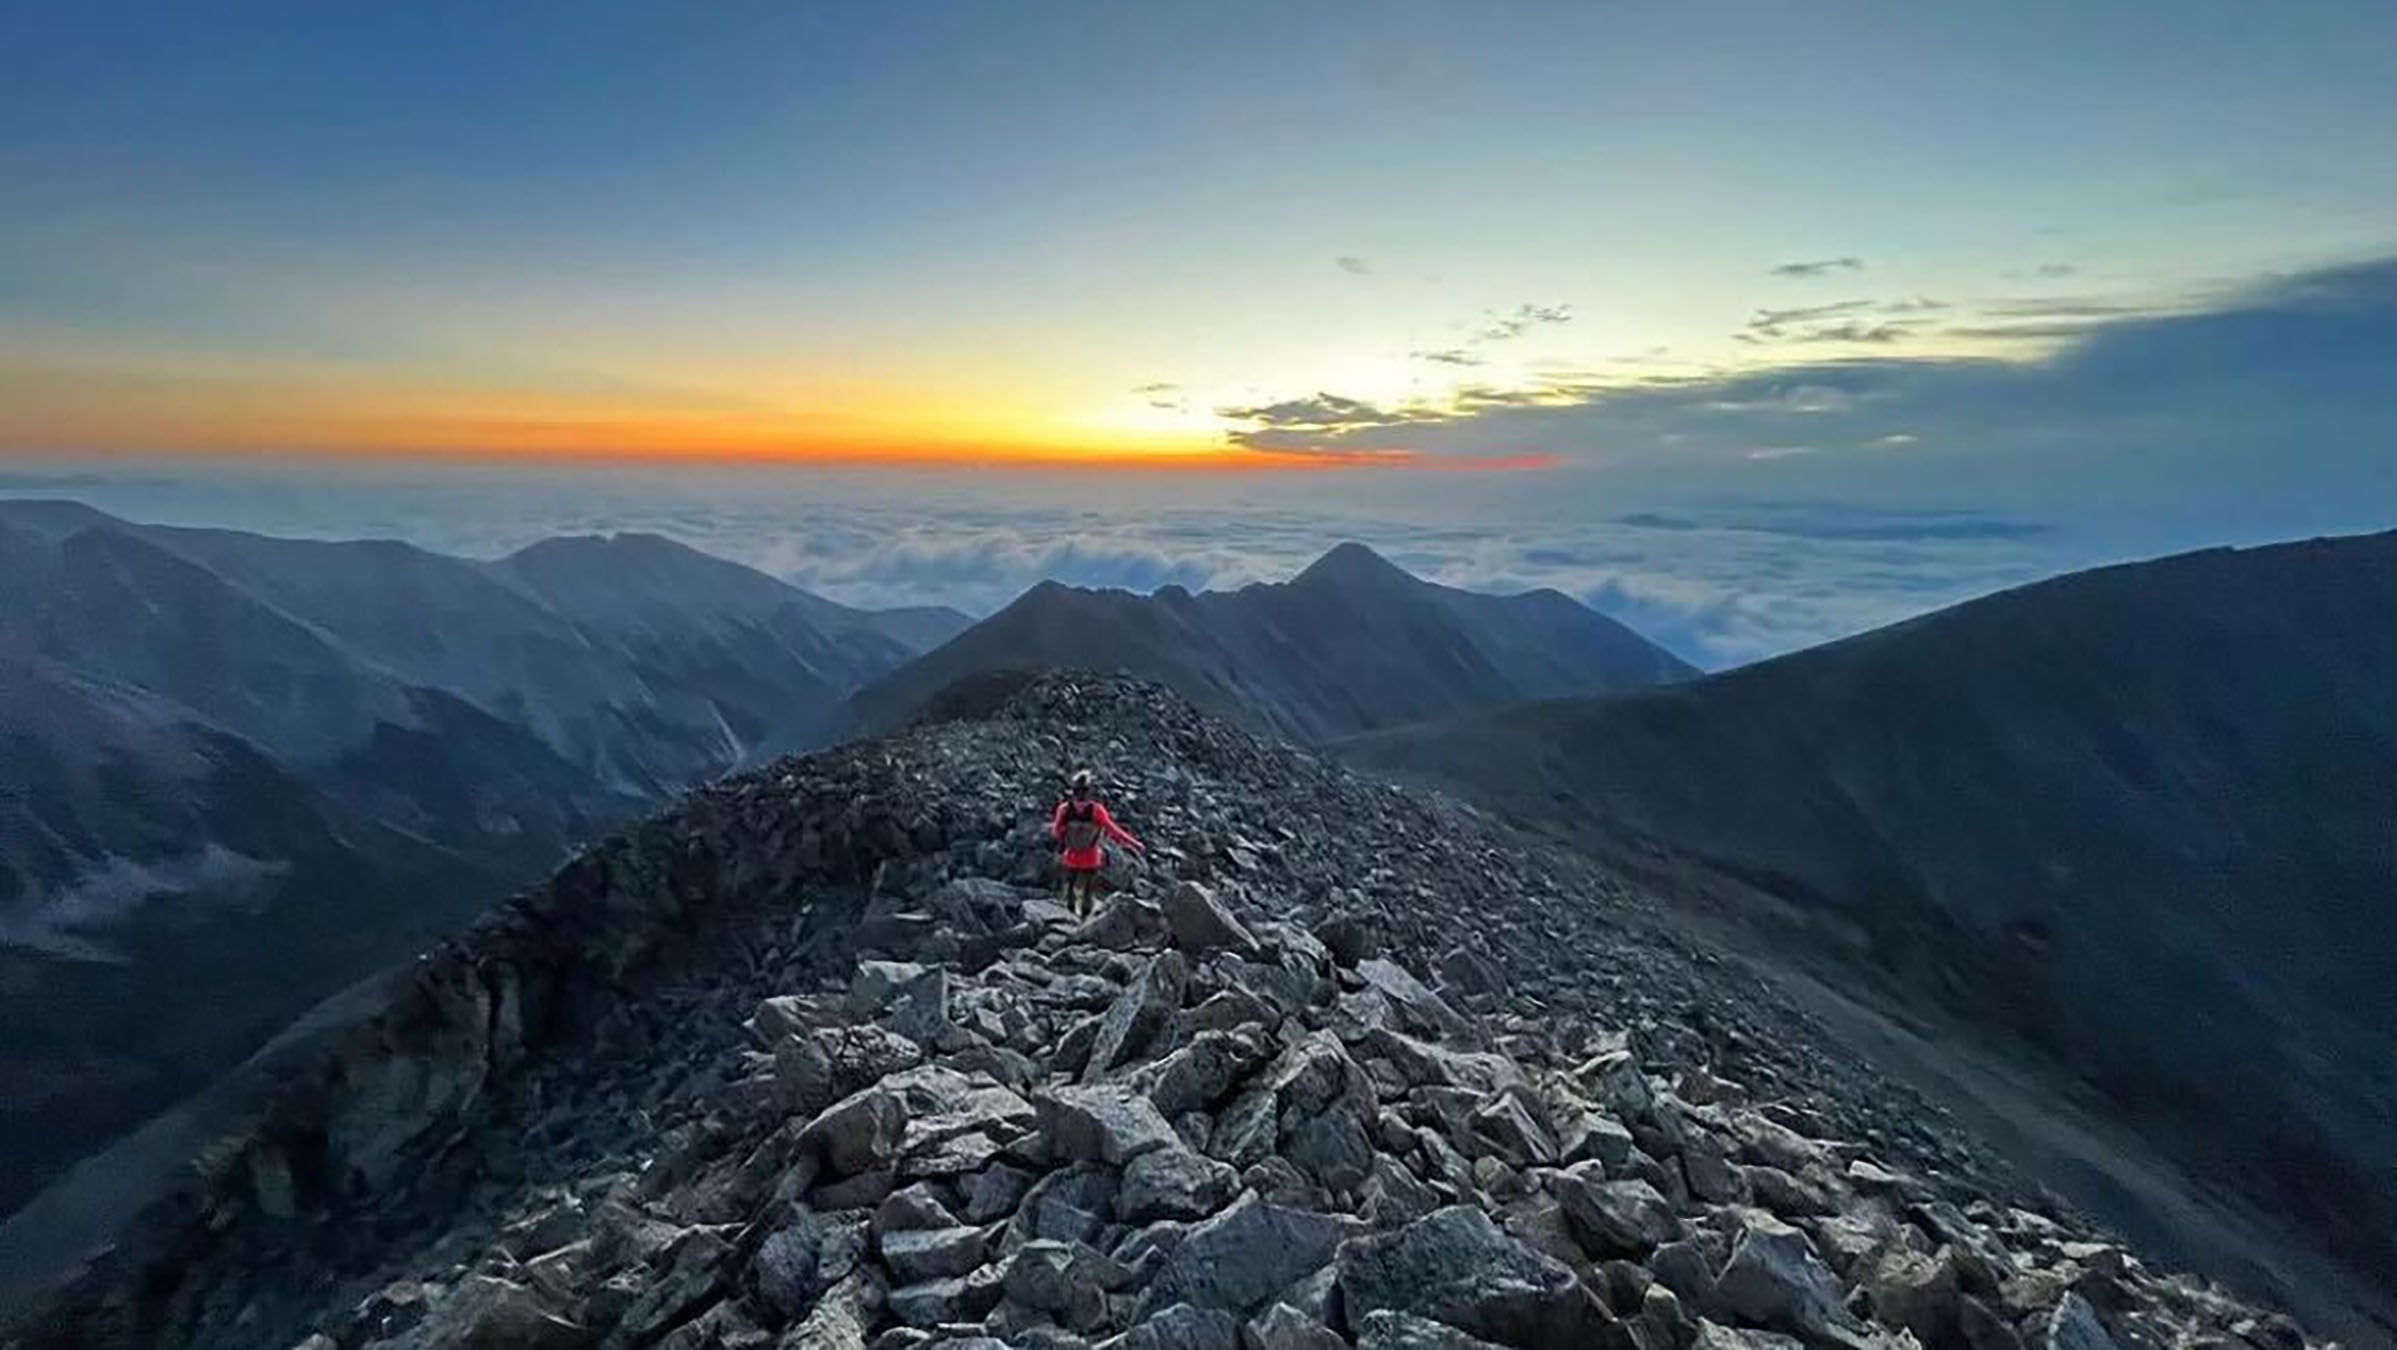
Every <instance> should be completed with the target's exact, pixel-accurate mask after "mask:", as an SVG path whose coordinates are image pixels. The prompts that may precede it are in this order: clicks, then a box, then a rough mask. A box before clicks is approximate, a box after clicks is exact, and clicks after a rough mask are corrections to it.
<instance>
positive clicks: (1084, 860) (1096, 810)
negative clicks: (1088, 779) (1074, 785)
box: [1049, 797, 1141, 871]
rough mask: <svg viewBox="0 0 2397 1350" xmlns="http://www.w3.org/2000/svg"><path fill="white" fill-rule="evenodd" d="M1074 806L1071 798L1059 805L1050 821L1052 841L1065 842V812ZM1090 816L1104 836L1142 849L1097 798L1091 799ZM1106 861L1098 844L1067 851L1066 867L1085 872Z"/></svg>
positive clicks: (1128, 831) (1138, 842) (1130, 833)
mask: <svg viewBox="0 0 2397 1350" xmlns="http://www.w3.org/2000/svg"><path fill="white" fill-rule="evenodd" d="M1073 804H1074V799H1073V798H1071V797H1068V798H1066V799H1065V800H1064V801H1061V802H1059V803H1057V814H1056V815H1055V816H1054V817H1052V818H1051V819H1050V821H1049V837H1050V838H1051V839H1055V840H1057V841H1059V842H1060V843H1062V842H1064V840H1065V811H1066V808H1067V807H1069V806H1072V805H1073ZM1090 815H1091V819H1092V820H1093V821H1095V822H1097V824H1098V827H1099V833H1100V834H1103V835H1105V836H1107V837H1108V838H1110V839H1113V840H1115V841H1116V842H1118V843H1122V844H1129V845H1131V846H1132V847H1133V848H1139V847H1141V843H1140V841H1139V840H1138V839H1135V838H1133V837H1132V832H1131V831H1130V830H1127V829H1125V828H1124V827H1123V826H1121V825H1118V824H1116V823H1115V817H1113V816H1111V815H1108V814H1107V808H1106V806H1105V805H1104V804H1102V803H1101V802H1099V801H1098V800H1097V799H1096V798H1092V799H1090ZM1105 861H1106V856H1105V854H1103V853H1102V852H1101V851H1100V849H1099V846H1098V845H1097V844H1092V845H1091V846H1090V847H1089V848H1069V849H1067V850H1065V865H1066V866H1067V867H1070V868H1074V869H1075V870H1077V871H1085V870H1089V869H1092V868H1096V867H1098V866H1099V865H1100V864H1101V863H1103V862H1105Z"/></svg>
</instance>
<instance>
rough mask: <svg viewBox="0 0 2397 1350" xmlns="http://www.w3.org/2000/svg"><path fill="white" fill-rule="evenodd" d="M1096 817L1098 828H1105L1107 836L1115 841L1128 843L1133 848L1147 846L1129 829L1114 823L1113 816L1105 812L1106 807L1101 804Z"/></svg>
mask: <svg viewBox="0 0 2397 1350" xmlns="http://www.w3.org/2000/svg"><path fill="white" fill-rule="evenodd" d="M1098 817H1099V828H1100V829H1102V830H1105V831H1106V832H1107V834H1108V837H1109V838H1111V839H1113V840H1115V841H1116V842H1117V843H1119V844H1130V845H1131V846H1132V847H1134V848H1147V847H1148V845H1146V844H1143V843H1141V842H1140V841H1139V840H1138V839H1135V838H1133V837H1132V832H1131V831H1130V830H1127V829H1125V828H1124V827H1123V826H1121V825H1118V824H1116V823H1115V817H1114V816H1111V815H1109V814H1108V813H1107V808H1106V807H1104V806H1102V807H1100V808H1099V810H1098Z"/></svg>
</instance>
